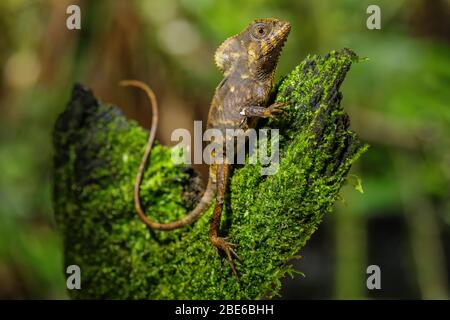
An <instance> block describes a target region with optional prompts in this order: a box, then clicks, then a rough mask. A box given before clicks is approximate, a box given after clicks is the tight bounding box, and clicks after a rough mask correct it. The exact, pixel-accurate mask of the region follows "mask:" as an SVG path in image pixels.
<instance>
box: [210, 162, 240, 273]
mask: <svg viewBox="0 0 450 320" xmlns="http://www.w3.org/2000/svg"><path fill="white" fill-rule="evenodd" d="M230 170H231V165H230V164H227V163H225V164H219V165H217V171H216V173H217V194H216V205H215V207H214V211H213V215H212V217H211V225H210V229H209V240H210V241H211V243H212V245H213V246H214V247H215V248H216V250H217V253H219V250H222V251H223V252H225V254H226V255H227V258H228V262H229V263H230V266H231V269H232V271H233V273H234V274H235V276H236V277H237V272H236V268H235V266H234V263H233V257H234V258H237V259H239V260H241V258H240V257H239V256H238V255H237V253H236V252H235V251H234V249H233V247H235V246H236V245H235V244H233V243H229V242H228V241H227V240H228V238H224V237H219V236H218V233H219V226H220V218H221V216H222V210H223V202H224V198H225V192H226V189H227V186H228V180H229V176H230Z"/></svg>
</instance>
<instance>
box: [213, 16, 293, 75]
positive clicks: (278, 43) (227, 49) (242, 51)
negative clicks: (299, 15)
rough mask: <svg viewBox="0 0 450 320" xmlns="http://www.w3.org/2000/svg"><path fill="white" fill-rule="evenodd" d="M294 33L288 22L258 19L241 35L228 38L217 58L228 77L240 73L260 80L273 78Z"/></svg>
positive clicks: (216, 60) (219, 65) (218, 51)
mask: <svg viewBox="0 0 450 320" xmlns="http://www.w3.org/2000/svg"><path fill="white" fill-rule="evenodd" d="M290 30H291V25H290V24H289V22H287V21H283V20H278V19H257V20H254V21H253V22H252V23H250V25H248V26H247V28H245V29H244V30H243V31H242V32H241V33H239V34H237V35H235V36H234V37H231V38H228V39H227V40H225V42H224V43H222V45H221V46H220V47H219V48H218V49H217V51H216V54H215V56H214V59H215V62H216V64H217V66H218V67H219V69H220V70H221V71H222V72H223V73H224V74H225V75H227V74H230V73H232V72H236V71H237V72H239V73H240V74H241V75H242V76H244V77H245V76H249V77H253V78H256V79H264V78H267V77H271V76H272V75H273V73H274V71H275V68H276V65H277V62H278V57H279V56H280V53H281V50H282V49H283V46H284V43H285V42H286V39H287V37H288V35H289V32H290Z"/></svg>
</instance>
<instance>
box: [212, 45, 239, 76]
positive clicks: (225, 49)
mask: <svg viewBox="0 0 450 320" xmlns="http://www.w3.org/2000/svg"><path fill="white" fill-rule="evenodd" d="M238 46H239V42H238V41H237V40H236V39H235V38H234V37H231V38H228V39H227V40H225V41H224V42H223V43H222V44H221V45H220V47H219V48H217V50H216V53H215V54H214V61H215V62H216V65H217V67H218V68H219V69H220V71H222V72H223V73H224V74H226V73H227V72H229V71H230V70H231V67H232V65H233V62H234V61H235V60H236V57H237V55H238V54H239V48H238Z"/></svg>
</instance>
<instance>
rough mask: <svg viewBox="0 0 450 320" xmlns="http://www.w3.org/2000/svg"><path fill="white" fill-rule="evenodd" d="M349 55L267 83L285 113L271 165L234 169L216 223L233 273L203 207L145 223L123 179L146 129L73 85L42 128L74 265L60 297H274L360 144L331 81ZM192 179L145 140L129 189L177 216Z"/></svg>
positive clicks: (314, 61)
mask: <svg viewBox="0 0 450 320" xmlns="http://www.w3.org/2000/svg"><path fill="white" fill-rule="evenodd" d="M355 60H356V55H355V54H354V53H353V52H351V51H350V50H348V49H344V50H341V51H333V52H331V53H329V54H327V55H326V56H325V57H319V56H309V57H307V58H306V59H305V60H304V61H303V62H302V63H301V64H300V65H299V66H298V67H296V68H295V70H294V71H292V72H291V74H289V75H288V76H287V77H285V78H284V79H283V80H282V81H281V83H280V84H279V86H278V88H277V92H276V95H275V96H276V100H277V101H285V102H287V103H288V104H289V108H288V109H287V113H286V114H285V115H283V116H281V118H280V119H279V120H278V121H269V122H266V123H265V124H263V125H265V126H267V127H273V128H279V129H280V165H279V169H278V171H277V173H276V174H275V175H272V176H262V175H261V174H260V168H261V167H260V165H250V164H247V165H243V166H239V167H236V168H235V169H234V172H233V176H232V179H231V184H230V191H229V194H228V198H227V199H226V210H225V218H224V219H223V220H224V222H223V226H222V227H223V228H222V229H223V231H224V233H226V234H227V235H229V236H230V238H231V241H232V242H233V243H236V244H238V248H237V251H238V253H239V255H240V256H241V257H242V258H243V261H242V262H236V267H237V271H238V273H239V275H240V282H238V281H237V280H236V278H235V277H234V276H233V275H232V273H231V269H230V267H229V265H228V263H227V262H226V260H225V259H224V258H221V257H219V256H217V254H216V252H215V250H214V248H213V247H212V246H211V244H210V243H209V240H208V220H209V217H210V216H211V211H212V210H211V209H212V208H210V210H209V211H208V212H207V213H205V214H204V215H203V216H202V218H201V219H200V220H198V221H197V222H196V223H195V224H194V225H192V226H190V227H187V228H184V229H181V230H176V231H172V232H161V231H153V230H149V229H148V228H147V227H146V226H145V225H144V224H143V223H142V222H141V221H140V220H139V219H138V217H137V215H136V213H135V210H134V206H133V184H134V179H135V174H136V170H137V168H138V165H139V162H140V160H141V157H142V154H143V151H144V147H145V142H146V139H147V132H146V131H144V130H143V129H142V128H140V127H139V126H138V125H137V124H136V123H135V122H133V121H130V120H128V119H126V118H125V117H124V116H123V115H122V114H121V113H120V111H119V109H118V108H117V107H115V106H109V105H105V104H103V103H101V102H99V101H97V99H96V98H95V97H94V96H93V94H92V92H91V91H90V90H89V89H87V88H85V87H83V86H80V85H76V86H75V87H74V90H73V94H72V98H71V101H70V102H69V104H68V106H67V108H66V110H65V111H64V112H63V113H62V114H61V116H60V117H59V119H58V120H57V122H56V125H55V130H54V147H55V161H54V165H55V170H54V181H55V182H54V208H55V216H56V221H57V224H58V227H59V229H60V232H61V234H62V236H63V240H64V254H65V265H66V266H67V265H72V264H76V265H78V266H80V268H81V286H82V288H81V290H72V291H70V295H71V297H72V298H124V299H243V298H244V299H255V298H259V297H268V296H272V295H273V294H276V293H277V292H278V291H279V289H280V286H281V284H280V283H281V282H280V279H281V278H282V277H283V276H284V275H286V274H290V273H292V272H293V270H292V267H291V266H290V265H289V261H290V260H291V259H292V258H294V257H295V256H296V255H297V254H298V253H299V251H300V249H301V248H302V247H303V246H304V245H305V243H306V242H307V241H308V239H309V238H310V237H311V235H312V233H313V232H314V231H315V230H316V229H317V228H318V226H319V224H320V223H321V221H322V218H323V216H324V214H325V213H327V212H329V211H330V210H331V208H332V206H333V203H334V202H335V200H336V199H337V197H338V192H339V189H340V188H341V186H342V185H343V184H344V182H345V180H346V175H347V173H348V171H349V169H350V166H351V164H352V163H353V162H354V161H355V160H356V159H357V158H358V156H359V155H360V154H361V153H362V152H363V151H364V150H365V149H366V146H365V145H364V144H362V143H361V142H360V140H359V139H358V137H357V135H356V134H355V133H354V132H352V131H350V130H349V129H348V126H349V120H348V116H347V115H346V114H345V112H344V111H343V109H342V107H341V105H340V102H341V98H342V95H341V93H340V92H339V88H340V85H341V83H342V81H343V80H344V77H345V75H346V73H347V71H348V70H349V68H350V66H351V64H352V62H353V61H355ZM198 182H199V178H198V177H196V175H195V173H193V171H192V170H191V169H189V168H187V167H186V166H184V165H174V164H173V163H172V162H171V149H170V148H168V147H165V146H161V145H156V146H155V147H154V150H153V153H152V156H151V160H150V165H149V166H148V167H147V169H146V171H145V175H144V182H143V184H142V188H141V190H142V191H141V195H142V204H143V207H144V208H145V209H146V212H147V213H148V214H149V215H151V216H152V217H153V218H154V219H156V220H158V221H161V222H168V221H173V220H175V219H177V218H180V217H181V216H183V215H184V214H185V213H186V211H187V210H189V209H191V208H192V207H193V206H194V205H195V201H197V200H198V196H199V194H200V190H199V187H198V186H199V183H198Z"/></svg>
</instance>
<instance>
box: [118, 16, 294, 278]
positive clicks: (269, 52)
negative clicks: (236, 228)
mask: <svg viewBox="0 0 450 320" xmlns="http://www.w3.org/2000/svg"><path fill="white" fill-rule="evenodd" d="M289 32H290V24H289V23H288V22H286V21H281V20H278V19H257V20H255V21H253V22H252V23H251V24H250V25H249V26H248V27H247V28H245V29H244V30H243V31H242V32H241V33H239V34H237V35H235V36H233V37H231V38H228V39H227V40H225V42H224V43H222V45H221V46H220V47H219V48H218V49H217V51H216V53H215V56H214V60H215V62H216V64H217V66H218V67H219V69H220V70H221V71H222V73H223V75H224V79H223V80H222V81H221V82H220V84H219V85H218V87H217V88H216V91H215V94H214V97H213V99H212V102H211V106H210V110H209V115H208V123H207V128H208V129H219V130H221V132H222V133H223V136H225V130H226V129H243V130H244V131H245V130H246V129H248V128H253V127H255V126H256V123H257V119H258V118H266V117H272V116H274V115H275V114H277V113H279V112H281V111H282V109H281V107H282V105H280V104H273V105H271V106H268V107H266V106H267V103H268V100H269V96H270V92H271V90H272V86H273V80H274V75H275V69H276V65H277V62H278V57H279V55H280V53H281V50H282V48H283V45H284V43H285V41H286V39H287V36H288V35H289ZM121 84H122V85H125V86H134V87H139V88H141V89H142V90H144V91H146V93H147V95H148V96H149V99H150V101H151V105H152V112H153V121H152V127H151V131H150V135H149V139H148V142H147V147H146V150H145V153H144V157H143V159H142V162H141V165H140V167H139V170H138V174H137V176H136V182H135V190H134V202H135V208H136V211H137V213H138V215H139V218H140V219H141V220H142V221H143V222H144V223H145V224H146V225H147V226H149V227H150V228H152V229H157V230H173V229H177V228H180V227H183V226H186V225H189V224H191V223H192V222H194V221H195V220H197V219H198V218H199V217H200V216H201V215H202V214H203V213H204V212H205V211H206V210H207V209H208V208H209V205H210V204H211V202H212V201H213V199H214V196H215V198H216V199H215V200H216V201H215V207H214V211H213V216H212V218H211V226H210V230H209V239H210V241H211V243H212V244H213V246H214V247H215V248H216V249H217V252H218V253H219V252H220V250H222V251H223V252H225V254H226V255H227V258H228V261H229V263H230V266H231V268H232V270H233V272H234V274H235V275H236V276H237V273H236V269H235V267H234V263H233V257H235V258H238V259H240V258H239V256H238V255H237V254H236V252H235V251H234V249H233V247H234V245H233V244H232V243H229V242H228V241H227V238H224V237H220V236H219V235H218V230H219V226H220V219H221V215H222V209H223V201H224V197H225V192H226V189H227V186H228V181H229V177H230V172H231V164H229V163H228V162H227V161H226V159H224V163H221V164H219V163H217V164H212V165H211V166H210V170H209V179H208V185H207V187H206V190H205V192H204V194H203V196H202V198H201V200H200V202H199V203H198V204H197V206H196V207H195V208H194V209H193V210H192V211H191V212H189V213H188V214H187V215H186V216H185V217H183V218H182V219H180V220H177V221H174V222H170V223H158V222H155V221H153V220H151V219H150V218H148V217H147V216H146V215H145V213H144V211H143V209H142V207H141V204H140V198H139V190H140V185H141V182H142V174H143V171H144V167H145V165H146V163H147V160H148V157H149V155H150V152H151V148H152V144H153V141H154V137H155V132H156V127H157V122H158V110H157V104H156V99H155V95H154V93H153V91H152V90H151V89H150V88H148V87H147V86H146V85H145V84H144V83H142V82H140V81H135V80H126V81H123V82H121ZM223 145H226V144H223ZM223 154H225V150H223Z"/></svg>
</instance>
